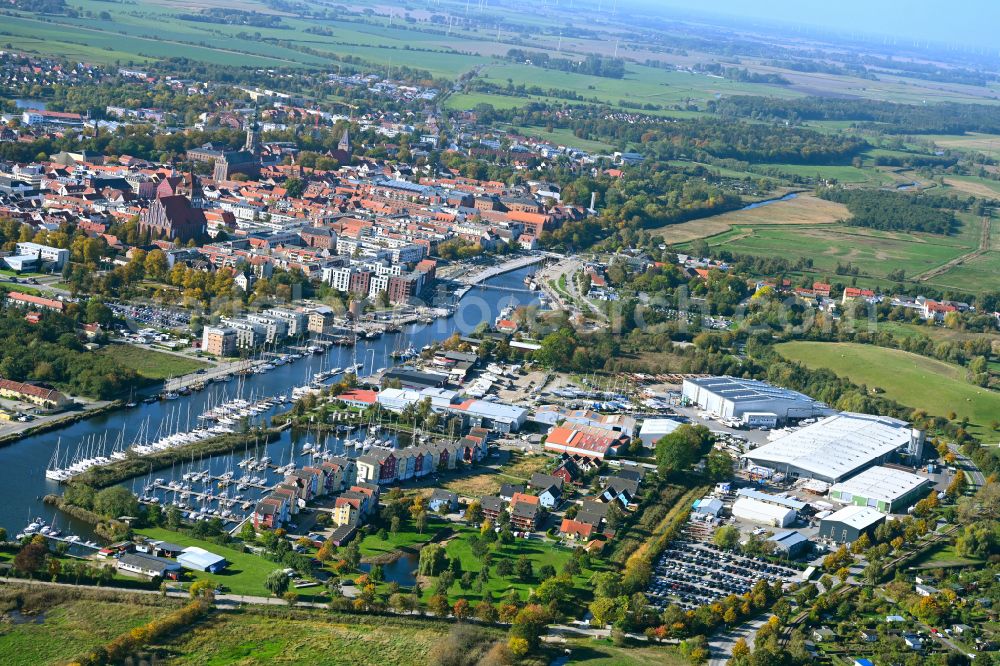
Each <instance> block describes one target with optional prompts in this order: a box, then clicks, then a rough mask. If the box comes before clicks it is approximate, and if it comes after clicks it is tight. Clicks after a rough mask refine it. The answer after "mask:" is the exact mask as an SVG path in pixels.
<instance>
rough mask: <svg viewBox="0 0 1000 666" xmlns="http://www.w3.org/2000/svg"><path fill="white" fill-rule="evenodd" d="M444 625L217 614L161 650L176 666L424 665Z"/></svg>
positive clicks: (340, 617)
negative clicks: (290, 665) (273, 664)
mask: <svg viewBox="0 0 1000 666" xmlns="http://www.w3.org/2000/svg"><path fill="white" fill-rule="evenodd" d="M449 629H450V625H448V624H447V623H443V622H430V621H417V620H405V619H400V618H391V617H365V616H347V615H336V614H332V613H323V612H312V613H306V612H301V611H300V612H297V613H295V615H294V616H291V617H289V616H287V615H284V614H282V615H274V614H270V613H265V612H261V611H254V610H242V611H238V612H234V613H216V614H215V615H214V616H213V617H212V618H211V619H209V620H208V621H206V622H202V623H200V624H198V625H197V626H196V627H195V628H193V629H192V630H191V631H188V632H186V633H184V634H181V635H180V636H178V637H177V638H176V639H174V640H173V641H171V642H170V643H168V644H167V645H164V646H162V647H163V651H164V652H167V653H169V654H170V655H171V659H170V661H169V663H171V664H178V665H180V664H197V665H198V666H223V665H226V666H229V665H230V664H266V663H285V664H344V665H351V666H353V665H355V664H358V665H361V664H371V665H373V666H385V665H386V664H394V665H399V666H409V665H412V666H423V665H424V664H427V663H429V659H428V655H429V652H430V650H431V648H432V647H433V646H434V645H435V644H436V643H437V642H438V641H440V640H441V639H442V638H443V637H444V636H445V635H446V634H447V633H448V631H449Z"/></svg>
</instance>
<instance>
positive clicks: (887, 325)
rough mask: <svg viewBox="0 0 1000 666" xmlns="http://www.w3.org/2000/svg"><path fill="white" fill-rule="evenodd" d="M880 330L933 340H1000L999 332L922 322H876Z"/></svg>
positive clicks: (959, 341)
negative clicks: (929, 324)
mask: <svg viewBox="0 0 1000 666" xmlns="http://www.w3.org/2000/svg"><path fill="white" fill-rule="evenodd" d="M878 327H879V330H880V331H889V332H890V333H892V334H893V335H895V336H896V337H901V338H911V337H917V336H922V337H926V338H930V339H931V340H934V341H935V342H958V343H962V342H965V341H966V340H973V339H977V338H984V337H985V338H989V339H990V340H992V341H994V342H1000V333H997V332H995V331H987V332H985V333H979V332H976V331H963V330H960V329H954V328H948V327H947V326H927V325H924V324H910V323H906V322H901V321H883V322H879V324H878Z"/></svg>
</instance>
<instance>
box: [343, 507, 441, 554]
mask: <svg viewBox="0 0 1000 666" xmlns="http://www.w3.org/2000/svg"><path fill="white" fill-rule="evenodd" d="M449 524H450V523H448V522H446V521H444V520H441V519H440V518H436V517H434V516H428V520H427V529H425V530H424V533H423V534H421V533H420V532H417V531H416V529H414V527H413V521H412V520H404V521H402V527H401V529H400V530H399V531H398V532H396V533H395V534H390V533H388V532H387V533H386V538H385V539H382V538H379V536H378V532H376V533H374V534H369V535H368V536H366V537H365V538H364V539H362V540H361V543H360V544H359V547H360V549H361V556H362V557H364V558H369V557H378V556H379V555H385V554H386V553H392V552H394V551H397V550H399V549H401V548H410V549H415V548H416V547H418V546H422V545H423V544H425V543H427V542H428V541H430V540H431V539H432V538H433V537H434V535H435V534H436V533H437V532H438V531H439V530H441V529H443V528H445V527H447V526H448V525H449Z"/></svg>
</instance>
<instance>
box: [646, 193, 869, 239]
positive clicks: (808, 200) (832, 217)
mask: <svg viewBox="0 0 1000 666" xmlns="http://www.w3.org/2000/svg"><path fill="white" fill-rule="evenodd" d="M847 217H850V213H849V212H848V210H847V206H844V205H843V204H839V203H834V202H833V201H826V200H824V199H820V198H818V197H815V196H813V195H812V194H799V195H797V196H796V197H795V198H794V199H787V200H785V201H775V202H774V203H769V204H766V205H763V206H758V207H756V208H751V209H749V210H735V211H732V212H729V213H723V214H721V215H713V216H712V217H706V218H703V219H700V220H692V221H690V222H683V223H681V224H673V225H668V226H665V227H661V228H659V229H657V230H655V231H654V233H656V234H657V235H659V236H661V237H662V238H663V239H664V240H665V241H666V242H667V243H671V244H677V243H686V242H689V241H692V240H695V239H697V238H707V237H709V236H716V235H718V234H723V233H726V232H728V231H730V230H732V229H733V227H734V226H737V225H785V224H795V225H812V224H831V223H833V222H837V221H838V220H843V219H845V218H847Z"/></svg>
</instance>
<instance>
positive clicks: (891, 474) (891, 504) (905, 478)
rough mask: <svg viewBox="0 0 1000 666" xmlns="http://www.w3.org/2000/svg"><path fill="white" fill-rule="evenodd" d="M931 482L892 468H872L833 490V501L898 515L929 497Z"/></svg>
mask: <svg viewBox="0 0 1000 666" xmlns="http://www.w3.org/2000/svg"><path fill="white" fill-rule="evenodd" d="M930 486H931V481H930V479H926V478H924V477H922V476H917V475H916V474H911V473H910V472H906V471H903V470H901V469H894V468H892V467H870V468H868V469H866V470H865V471H863V472H861V473H860V474H858V475H857V476H854V477H851V478H850V479H848V480H846V481H842V482H840V483H837V484H835V485H833V486H831V487H830V498H831V499H833V500H836V501H838V502H843V503H844V504H854V505H855V506H870V507H872V508H873V509H877V510H879V511H881V512H883V513H898V512H902V511H905V510H906V509H907V508H908V507H910V506H913V505H914V504H915V503H916V502H917V500H919V499H922V498H923V497H924V496H925V495H926V494H927V489H928V488H929V487H930Z"/></svg>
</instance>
